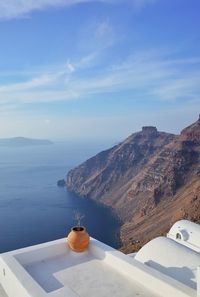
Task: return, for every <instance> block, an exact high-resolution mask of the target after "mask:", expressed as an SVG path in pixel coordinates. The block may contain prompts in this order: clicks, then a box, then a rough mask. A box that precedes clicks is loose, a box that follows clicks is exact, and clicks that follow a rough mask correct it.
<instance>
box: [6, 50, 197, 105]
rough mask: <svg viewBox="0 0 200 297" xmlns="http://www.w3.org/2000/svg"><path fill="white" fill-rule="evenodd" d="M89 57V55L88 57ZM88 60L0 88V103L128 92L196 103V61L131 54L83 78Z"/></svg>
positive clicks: (69, 63)
mask: <svg viewBox="0 0 200 297" xmlns="http://www.w3.org/2000/svg"><path fill="white" fill-rule="evenodd" d="M91 57H92V54H91ZM87 60H88V61H90V57H86V58H84V57H83V58H82V59H80V61H75V62H71V61H70V62H69V61H68V62H67V64H64V66H63V67H60V68H59V69H57V71H55V72H54V73H50V74H49V73H41V74H40V75H39V76H37V77H33V78H32V79H30V80H27V81H22V82H18V83H14V84H8V85H1V86H0V103H1V104H3V105H6V104H13V103H15V104H16V103H17V102H18V103H32V102H36V103H38V102H49V101H63V100H73V99H74V98H76V99H77V98H79V99H83V98H87V97H89V96H91V95H94V94H104V97H105V96H106V95H107V96H108V97H109V96H110V95H109V93H112V94H113V95H112V96H114V95H115V94H119V93H120V92H121V93H123V92H125V91H129V94H130V95H129V96H131V98H132V99H133V100H134V98H135V99H138V97H140V98H143V99H150V100H151V99H153V100H182V99H185V100H198V98H199V97H198V96H199V93H200V71H199V70H196V69H193V66H194V65H197V64H198V63H200V58H199V57H196V58H194V57H193V58H192V59H191V58H185V59H177V58H176V59H175V58H172V57H171V58H170V57H169V56H167V55H166V52H165V51H163V53H162V52H161V51H152V52H151V51H148V52H140V53H135V54H133V55H132V56H131V57H129V58H128V59H127V60H126V61H123V62H121V63H119V64H118V65H112V66H107V67H105V68H104V69H99V70H98V69H95V71H92V72H91V73H90V72H89V74H88V73H87V74H85V72H84V71H85V67H89V64H88V63H89V62H88V63H87ZM84 63H86V66H85V67H84Z"/></svg>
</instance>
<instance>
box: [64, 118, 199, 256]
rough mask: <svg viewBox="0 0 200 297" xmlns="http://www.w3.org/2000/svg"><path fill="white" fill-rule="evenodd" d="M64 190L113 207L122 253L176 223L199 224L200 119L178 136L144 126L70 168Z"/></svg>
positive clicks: (135, 247)
mask: <svg viewBox="0 0 200 297" xmlns="http://www.w3.org/2000/svg"><path fill="white" fill-rule="evenodd" d="M67 186H68V188H69V189H70V190H71V191H73V192H76V193H78V194H80V195H81V196H87V197H90V198H91V199H94V200H96V201H98V202H100V203H103V204H106V205H108V206H110V207H112V208H114V210H115V211H116V213H117V214H118V216H119V217H120V218H121V220H122V227H121V233H120V236H121V240H122V244H123V246H122V250H123V251H126V252H132V251H134V250H136V249H138V248H139V247H140V245H142V244H144V243H145V242H146V241H148V240H150V239H151V238H153V237H155V236H158V235H160V234H163V233H165V232H166V231H167V230H168V229H169V227H170V225H171V224H172V223H173V222H174V221H175V220H177V219H180V218H189V219H191V220H194V221H198V220H200V118H199V119H198V121H197V122H195V123H194V124H192V125H191V126H189V127H187V128H185V129H184V130H183V131H182V132H181V134H180V135H173V134H169V133H164V132H159V131H157V129H156V128H155V127H143V128H142V131H141V132H137V133H134V134H132V135H131V136H129V137H128V138H127V139H125V140H124V141H123V142H122V143H120V144H118V145H116V146H114V147H113V148H111V149H109V150H106V151H103V152H101V153H99V154H98V155H96V156H94V157H93V158H91V159H89V160H87V161H86V162H84V163H83V164H81V165H80V166H78V167H76V168H74V169H73V170H71V171H70V172H69V173H68V175H67Z"/></svg>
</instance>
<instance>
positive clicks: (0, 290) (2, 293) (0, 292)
mask: <svg viewBox="0 0 200 297" xmlns="http://www.w3.org/2000/svg"><path fill="white" fill-rule="evenodd" d="M0 297H8V295H7V294H6V292H5V291H4V289H3V288H2V286H1V285H0Z"/></svg>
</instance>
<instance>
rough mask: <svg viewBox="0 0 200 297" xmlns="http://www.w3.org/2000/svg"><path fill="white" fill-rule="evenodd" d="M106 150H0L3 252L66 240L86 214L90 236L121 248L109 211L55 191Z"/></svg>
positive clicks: (68, 147) (61, 145)
mask: <svg viewBox="0 0 200 297" xmlns="http://www.w3.org/2000/svg"><path fill="white" fill-rule="evenodd" d="M104 148H105V145H102V144H99V145H97V144H95V145H94V144H90V145H89V144H83V143H82V144H80V143H74V144H69V143H64V142H63V143H61V142H60V143H55V144H54V145H50V146H37V147H23V148H0V253H1V252H5V251H9V250H13V249H17V248H21V247H25V246H29V245H33V244H38V243H42V242H45V241H50V240H54V239H58V238H62V237H65V236H66V234H67V233H68V232H69V231H70V228H71V227H72V226H73V225H74V224H75V222H74V219H73V217H74V211H76V210H78V211H80V212H81V213H82V214H84V215H85V218H84V219H83V224H84V225H85V226H86V227H87V229H88V232H89V233H90V235H91V236H93V237H95V238H97V239H99V240H101V241H103V242H104V243H107V244H109V245H111V246H113V247H115V248H117V247H118V246H119V245H118V241H117V231H118V228H119V222H118V221H117V219H116V218H115V216H114V215H113V213H112V212H111V210H110V209H108V208H104V207H102V206H99V205H97V204H96V203H94V202H92V201H91V200H89V199H84V198H80V197H78V196H76V195H74V194H71V193H69V192H68V191H67V189H65V188H59V187H57V184H56V183H57V180H58V179H61V178H63V177H65V175H66V173H67V171H68V170H69V169H71V168H72V167H74V166H76V165H78V164H79V163H81V162H82V161H84V160H85V159H87V158H89V157H91V156H92V155H94V154H96V153H97V152H99V151H101V150H102V149H104Z"/></svg>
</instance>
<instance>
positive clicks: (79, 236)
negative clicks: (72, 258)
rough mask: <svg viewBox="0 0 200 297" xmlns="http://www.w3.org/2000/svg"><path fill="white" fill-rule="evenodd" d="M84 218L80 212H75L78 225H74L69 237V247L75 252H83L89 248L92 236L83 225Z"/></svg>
mask: <svg viewBox="0 0 200 297" xmlns="http://www.w3.org/2000/svg"><path fill="white" fill-rule="evenodd" d="M83 218H84V215H82V214H81V213H80V212H78V211H76V212H74V219H75V220H76V222H77V223H76V225H75V226H74V227H72V229H71V232H70V233H69V235H68V237H67V242H68V245H69V247H70V248H71V249H72V250H73V251H75V252H78V253H80V252H83V251H85V250H86V249H87V247H88V244H89V241H90V237H89V235H88V233H87V231H86V228H85V227H84V226H82V225H81V220H82V219H83Z"/></svg>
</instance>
